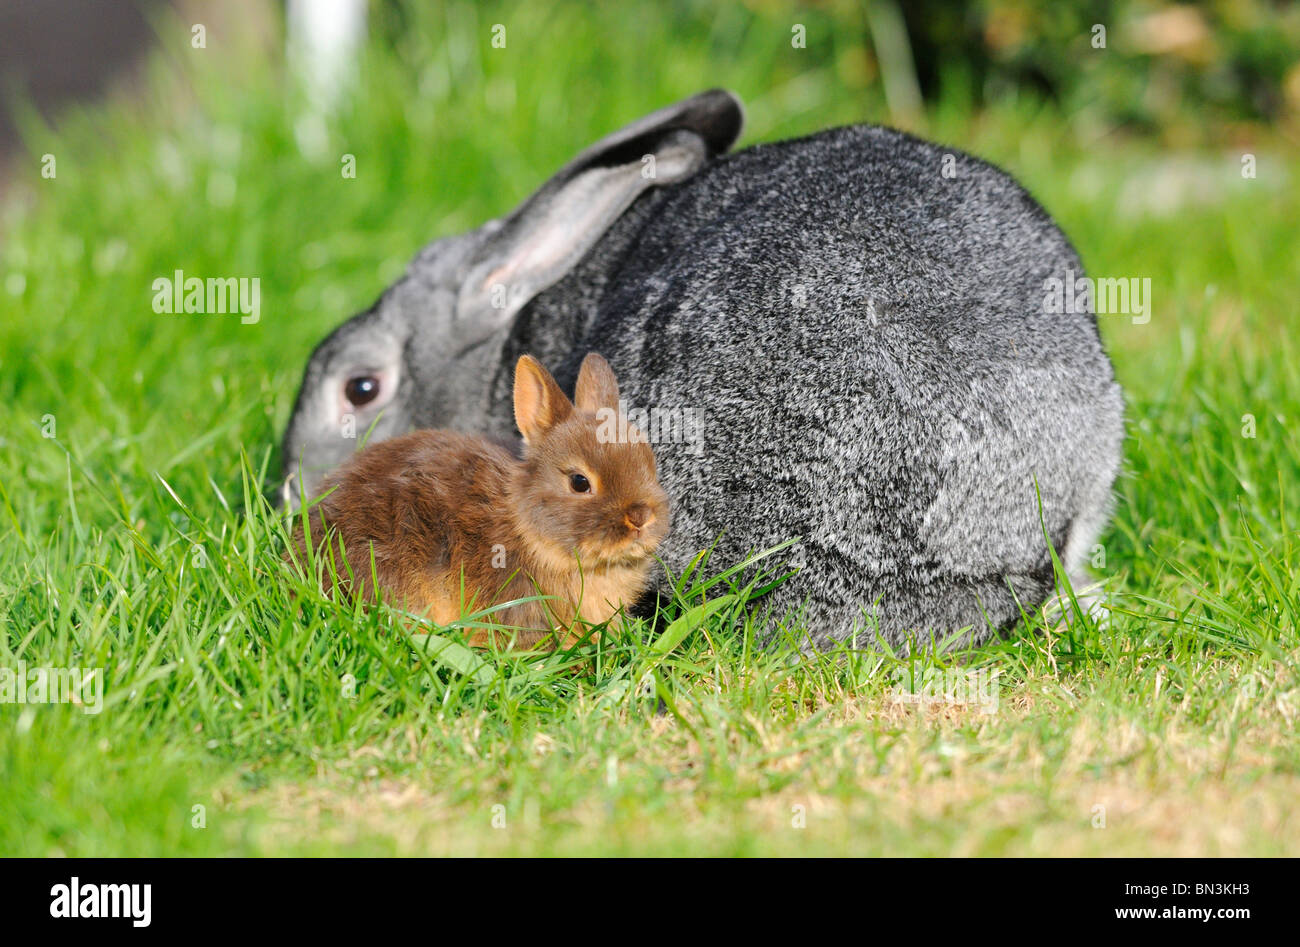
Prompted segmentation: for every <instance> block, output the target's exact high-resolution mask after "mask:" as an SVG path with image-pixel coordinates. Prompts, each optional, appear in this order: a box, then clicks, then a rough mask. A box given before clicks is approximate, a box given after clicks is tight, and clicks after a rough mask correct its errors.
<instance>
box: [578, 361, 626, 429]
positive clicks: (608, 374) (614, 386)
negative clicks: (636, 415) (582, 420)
mask: <svg viewBox="0 0 1300 947" xmlns="http://www.w3.org/2000/svg"><path fill="white" fill-rule="evenodd" d="M573 394H574V398H573V401H574V403H575V404H576V405H577V406H578V410H579V411H590V412H591V413H592V414H595V413H596V412H597V411H599V410H600V409H601V408H613V409H614V410H615V411H617V410H618V379H617V378H615V377H614V370H613V369H612V368H610V367H609V362H607V361H605V359H604V358H603V357H601V355H600V354H599V353H597V352H589V353H587V357H586V358H584V359H583V360H582V367H581V368H580V369H578V385H577V389H576V390H575V391H574V393H573Z"/></svg>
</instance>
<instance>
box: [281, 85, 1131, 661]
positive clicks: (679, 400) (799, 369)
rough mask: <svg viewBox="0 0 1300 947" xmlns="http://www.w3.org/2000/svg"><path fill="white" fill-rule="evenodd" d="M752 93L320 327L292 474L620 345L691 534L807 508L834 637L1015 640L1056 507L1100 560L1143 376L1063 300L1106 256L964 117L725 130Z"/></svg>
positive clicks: (823, 641)
mask: <svg viewBox="0 0 1300 947" xmlns="http://www.w3.org/2000/svg"><path fill="white" fill-rule="evenodd" d="M741 124H742V112H741V106H740V103H739V102H738V101H737V99H736V98H735V97H734V96H732V95H731V94H730V93H727V92H724V91H721V90H714V91H710V92H704V93H701V94H699V95H697V96H694V97H692V98H690V99H686V100H684V101H683V102H680V103H678V104H676V105H673V106H669V107H668V108H665V109H661V110H660V111H657V112H654V113H652V114H651V115H648V116H646V117H645V118H643V119H641V120H639V121H637V122H635V123H633V124H632V125H629V126H627V127H626V128H624V129H622V130H621V131H619V132H616V133H614V134H613V135H611V136H609V137H607V138H605V139H603V140H602V141H600V142H598V143H597V144H595V145H593V146H592V147H591V148H588V149H587V150H586V151H583V152H582V153H581V154H579V155H578V156H577V157H576V158H575V159H574V160H573V161H572V162H570V163H569V164H568V165H566V166H565V167H564V168H563V169H561V171H560V172H559V173H558V174H557V175H556V176H555V177H553V178H552V179H551V180H550V181H548V182H547V183H546V184H545V185H544V186H543V187H542V188H541V189H540V190H539V191H538V192H537V193H536V194H534V195H533V196H532V197H530V198H529V199H528V200H526V201H525V202H524V203H523V204H521V205H520V206H519V207H518V208H517V209H516V210H514V211H513V212H512V213H511V214H509V215H508V216H506V217H504V218H502V219H500V220H495V221H491V222H489V223H487V224H484V225H483V226H482V227H479V228H478V229H477V230H474V231H471V232H470V233H467V234H463V235H460V236H453V237H446V238H443V239H441V240H437V241H435V242H434V243H432V244H430V245H429V246H428V247H426V248H425V249H424V250H423V251H422V252H421V253H420V254H419V255H418V256H417V257H416V258H415V260H414V261H413V262H412V263H411V265H410V267H409V269H408V270H407V272H406V274H405V275H404V276H403V277H402V278H401V279H400V280H399V281H398V282H397V283H396V284H395V285H393V286H392V287H390V288H389V289H388V290H387V291H386V292H385V293H384V294H383V296H382V297H381V298H380V299H379V301H378V302H376V303H375V305H374V306H372V307H371V308H370V309H369V310H368V311H366V312H364V313H362V314H360V315H358V316H356V317H355V318H353V319H351V320H350V321H348V322H346V323H344V324H343V325H342V326H340V327H339V328H338V329H337V330H336V331H335V332H334V333H333V334H331V335H330V336H329V337H327V338H326V339H325V340H324V341H323V342H322V343H321V344H320V345H319V346H318V347H317V348H316V350H315V352H313V354H312V356H311V360H310V362H309V364H308V366H307V370H306V374H305V376H304V379H303V383H302V388H301V390H300V392H299V394H298V400H297V403H296V405H295V408H294V412H293V417H292V419H291V420H290V423H289V427H288V430H287V432H286V434H285V438H284V446H283V452H282V456H283V463H284V474H285V476H286V478H287V479H286V487H285V495H286V498H287V499H288V501H289V503H290V505H296V504H297V502H298V500H299V496H298V492H299V489H300V488H299V481H301V484H302V487H303V488H305V490H306V492H307V493H308V494H309V495H310V494H311V493H312V492H313V491H314V489H315V487H316V486H317V485H318V484H319V482H320V479H321V477H322V476H323V475H324V473H325V472H326V471H327V470H329V469H330V468H332V467H334V466H336V465H337V464H338V463H339V462H341V461H342V460H343V459H344V458H345V457H346V456H347V455H348V454H349V453H350V452H351V451H352V450H354V449H355V447H356V445H357V444H358V443H359V442H360V441H361V440H362V439H363V438H364V437H365V436H366V433H367V431H369V432H370V433H369V436H370V438H371V439H380V438H385V437H390V436H393V435H395V434H398V433H401V432H404V431H406V430H408V429H410V428H411V427H451V428H458V429H462V430H466V431H475V432H481V433H488V434H491V435H493V436H496V437H499V438H504V439H510V438H512V437H513V435H514V428H513V421H512V418H511V409H510V406H511V367H512V366H513V365H514V363H515V361H516V360H517V358H518V356H519V355H520V354H523V353H525V352H528V353H531V354H533V355H535V356H536V357H537V358H539V359H540V360H541V361H542V363H543V364H546V365H547V366H549V367H551V368H552V369H553V370H554V371H555V376H556V378H557V380H558V381H559V382H560V384H561V385H563V386H566V387H567V388H568V390H572V385H573V382H574V380H575V378H576V375H577V370H578V366H579V364H580V363H581V361H582V358H583V356H584V355H586V354H587V352H589V351H596V352H600V353H601V354H603V355H604V356H605V357H606V358H607V359H608V360H609V363H610V364H611V366H612V367H613V369H614V371H615V372H616V373H617V375H618V377H619V378H620V380H622V381H623V383H624V384H623V395H624V399H625V402H626V404H627V406H628V408H629V409H641V410H643V411H644V412H646V414H643V415H642V416H641V417H642V418H643V419H644V418H645V417H650V418H651V419H652V420H653V419H654V418H655V417H658V418H659V419H660V420H662V421H663V422H664V423H663V424H662V425H661V427H662V428H663V429H662V430H660V431H658V438H657V443H656V444H655V451H656V454H657V456H658V460H659V466H660V479H661V482H662V483H663V485H664V487H665V488H666V489H667V491H668V493H669V496H670V497H671V500H672V504H673V523H672V530H671V532H670V533H669V536H668V538H667V539H666V540H665V541H664V543H663V545H662V546H661V548H660V555H661V556H662V558H663V559H664V561H665V563H666V564H667V565H668V566H669V568H670V569H672V570H673V571H674V572H678V573H679V572H680V571H681V570H682V568H683V567H684V566H685V565H686V564H687V563H688V562H689V561H690V559H691V557H692V556H693V555H694V554H695V553H697V552H699V551H700V550H701V549H705V548H707V547H709V546H710V545H711V544H712V543H714V541H715V540H718V537H719V536H721V539H720V540H719V541H718V543H717V547H716V550H715V551H714V553H713V558H712V560H711V561H712V563H713V565H714V566H717V567H721V566H723V565H729V564H732V563H734V562H736V561H739V560H740V559H741V558H742V557H743V556H744V555H745V554H746V553H747V552H749V551H751V550H762V549H766V548H769V547H771V546H774V545H777V544H778V543H780V542H782V541H784V540H787V539H792V538H795V537H798V538H799V539H800V542H799V543H798V544H797V545H796V546H794V547H792V548H791V549H790V550H788V553H789V555H788V556H787V557H786V559H785V561H786V562H788V563H789V564H791V565H793V566H796V567H798V568H799V572H798V574H797V575H796V576H795V577H793V578H791V579H790V580H788V581H787V582H785V583H784V584H783V585H782V586H780V587H779V588H777V589H776V591H774V592H773V593H772V594H771V596H770V604H771V605H772V606H773V607H774V612H775V614H776V615H777V616H778V617H780V616H783V615H785V614H787V613H800V614H799V618H800V619H801V620H802V622H803V626H804V627H806V628H807V630H808V634H809V636H810V639H811V642H810V643H811V644H812V645H813V646H825V645H827V644H829V643H831V642H834V641H836V640H841V639H844V638H846V637H848V636H850V635H853V634H855V633H856V634H857V638H858V640H859V641H861V642H862V643H863V644H865V643H867V642H868V641H869V640H870V638H871V636H872V635H873V634H875V633H879V634H881V635H882V636H883V637H884V638H885V639H886V640H887V641H889V642H891V643H898V642H900V641H902V640H904V639H905V638H906V637H907V636H908V635H909V634H913V633H915V634H918V635H919V636H920V637H922V638H925V639H928V638H929V637H930V636H931V635H939V634H947V633H951V632H956V631H959V630H961V629H966V628H970V629H971V631H970V640H972V641H975V642H981V641H984V640H987V639H988V638H989V637H990V636H991V635H992V634H993V633H994V632H995V631H996V630H999V629H1004V628H1006V627H1007V626H1009V625H1011V624H1013V623H1014V622H1015V621H1016V620H1017V619H1018V618H1019V617H1020V609H1021V607H1023V608H1024V609H1026V610H1030V609H1032V608H1034V607H1035V606H1037V605H1039V604H1041V603H1042V602H1044V601H1045V600H1046V599H1047V598H1048V597H1049V596H1050V595H1051V593H1052V590H1053V572H1052V565H1051V559H1050V555H1049V551H1048V548H1047V542H1046V540H1045V538H1044V533H1046V536H1047V537H1049V538H1050V540H1051V543H1052V545H1053V546H1054V547H1055V549H1056V550H1057V551H1058V552H1059V554H1060V555H1061V558H1062V560H1063V561H1064V563H1065V564H1066V566H1067V568H1068V569H1070V570H1071V571H1072V572H1073V573H1074V574H1075V575H1076V576H1077V575H1079V574H1080V573H1079V570H1081V568H1082V566H1083V565H1084V564H1085V562H1086V560H1087V558H1088V557H1089V555H1090V554H1091V549H1092V547H1093V544H1094V543H1095V542H1096V540H1097V537H1098V534H1099V533H1100V531H1101V529H1102V527H1103V525H1104V523H1105V521H1106V518H1107V515H1108V512H1109V508H1110V501H1111V487H1112V484H1113V482H1114V479H1115V476H1116V472H1117V470H1118V467H1119V462H1120V448H1121V441H1122V439H1123V399H1122V395H1121V392H1120V389H1119V386H1118V385H1117V384H1116V382H1115V377H1114V371H1113V369H1112V367H1111V363H1110V361H1109V359H1108V358H1107V356H1106V353H1105V351H1104V350H1103V348H1102V345H1101V341H1100V338H1099V335H1098V331H1097V324H1096V319H1095V317H1094V316H1092V315H1090V314H1087V313H1070V314H1060V313H1053V312H1049V311H1048V307H1046V306H1045V304H1044V297H1045V293H1046V290H1045V287H1046V286H1047V285H1048V283H1047V281H1048V280H1051V279H1059V280H1065V279H1066V278H1067V274H1070V273H1073V274H1082V272H1083V268H1082V266H1081V264H1080V261H1079V258H1078V256H1077V255H1076V253H1075V251H1074V249H1073V248H1072V247H1071V246H1070V243H1069V241H1068V240H1067V239H1066V238H1065V236H1064V235H1063V234H1062V233H1061V232H1060V230H1059V229H1058V228H1057V227H1056V226H1055V224H1054V223H1053V222H1052V220H1051V218H1050V217H1048V215H1047V214H1046V212H1044V211H1043V209H1042V208H1041V207H1039V206H1038V204H1037V203H1035V201H1034V200H1033V199H1032V198H1031V197H1030V196H1029V194H1027V193H1026V192H1025V191H1024V189H1023V188H1021V187H1020V186H1019V185H1018V184H1016V182H1015V181H1013V180H1012V179H1011V178H1010V177H1008V176H1007V175H1006V174H1005V173H1003V172H1002V171H1000V170H998V169H997V168H994V167H992V166H990V165H988V164H986V163H984V162H982V161H980V160H978V159H976V158H972V157H970V156H969V155H966V154H963V153H961V152H959V151H956V150H955V149H950V148H941V147H939V146H936V145H933V144H929V143H927V142H924V141H920V140H918V139H916V138H913V137H911V136H909V135H906V134H903V133H901V132H898V131H893V130H891V129H887V128H881V127H876V126H870V125H858V126H851V127H847V128H837V129H833V130H830V131H825V132H821V133H819V134H816V135H813V136H811V137H808V138H803V139H798V140H794V141H782V142H776V143H772V144H764V145H758V146H755V147H752V148H748V149H746V150H743V151H740V152H737V153H734V154H726V152H727V149H728V148H729V147H730V146H731V144H732V143H733V142H734V141H735V139H736V137H737V136H738V135H739V132H740V128H741ZM688 418H689V419H693V426H694V432H693V433H694V436H691V437H685V436H682V435H683V430H684V429H686V428H688V427H691V425H687V424H684V423H682V421H683V420H684V419H688ZM637 426H638V427H640V428H642V429H643V430H646V429H647V424H646V422H645V420H641V421H640V423H638V425H637ZM649 427H650V428H651V429H652V428H653V427H654V424H651V425H649ZM649 433H651V436H652V440H656V437H655V434H656V432H655V431H654V430H650V432H649ZM687 433H691V432H689V431H688V432H687ZM1040 502H1041V508H1040Z"/></svg>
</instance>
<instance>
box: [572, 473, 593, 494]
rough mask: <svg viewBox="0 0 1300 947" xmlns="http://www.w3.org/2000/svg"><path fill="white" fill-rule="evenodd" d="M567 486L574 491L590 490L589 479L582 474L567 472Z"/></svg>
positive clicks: (585, 491)
mask: <svg viewBox="0 0 1300 947" xmlns="http://www.w3.org/2000/svg"><path fill="white" fill-rule="evenodd" d="M569 486H571V487H573V492H574V493H587V492H588V491H589V490H591V481H590V480H588V479H587V478H586V477H584V476H583V475H582V474H569Z"/></svg>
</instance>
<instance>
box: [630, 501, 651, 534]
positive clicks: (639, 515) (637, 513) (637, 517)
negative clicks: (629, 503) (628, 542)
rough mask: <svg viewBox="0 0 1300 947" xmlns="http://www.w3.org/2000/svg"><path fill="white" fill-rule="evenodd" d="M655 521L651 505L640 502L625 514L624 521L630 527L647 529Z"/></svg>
mask: <svg viewBox="0 0 1300 947" xmlns="http://www.w3.org/2000/svg"><path fill="white" fill-rule="evenodd" d="M654 521H655V515H654V513H653V512H651V510H650V507H648V506H646V505H645V504H644V503H639V504H637V505H636V506H634V507H632V508H631V509H630V510H628V511H627V512H626V513H625V514H623V522H624V523H625V524H626V525H627V528H628V529H632V530H641V529H645V528H646V527H647V526H649V525H650V524H651V523H653V522H654Z"/></svg>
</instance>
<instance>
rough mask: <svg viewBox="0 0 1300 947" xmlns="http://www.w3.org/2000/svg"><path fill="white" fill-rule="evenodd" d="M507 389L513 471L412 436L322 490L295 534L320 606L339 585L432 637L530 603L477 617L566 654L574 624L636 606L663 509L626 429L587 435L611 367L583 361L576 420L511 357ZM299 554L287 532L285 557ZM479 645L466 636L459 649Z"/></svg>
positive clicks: (427, 435) (525, 360)
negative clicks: (435, 628) (561, 641)
mask: <svg viewBox="0 0 1300 947" xmlns="http://www.w3.org/2000/svg"><path fill="white" fill-rule="evenodd" d="M514 390H515V398H514V402H515V414H516V418H517V422H518V425H519V430H520V432H521V433H522V434H523V436H524V450H523V458H522V459H517V458H516V457H515V456H514V455H513V454H511V453H510V451H508V450H507V449H506V448H505V447H503V446H501V445H500V444H497V443H494V442H491V441H489V440H486V439H484V438H481V437H474V436H471V435H467V434H460V433H456V432H453V431H416V432H414V433H411V434H407V435H403V436H401V437H397V438H393V439H391V440H387V441H382V442H380V443H378V444H375V445H373V446H370V447H367V448H366V449H365V450H363V451H361V452H360V453H358V454H356V455H355V456H354V457H353V458H352V459H351V460H350V461H349V462H348V463H346V464H345V465H344V466H343V467H342V468H341V469H340V470H339V471H337V472H336V473H334V474H332V475H331V476H329V477H328V478H326V480H325V482H324V484H323V485H322V488H321V496H320V498H319V500H317V501H316V502H314V503H313V504H312V505H311V507H310V508H309V511H308V527H307V528H308V530H309V531H310V534H311V545H312V546H313V548H315V549H317V550H318V551H319V552H322V553H324V556H322V557H321V561H320V562H319V564H318V565H319V567H320V568H321V581H322V585H323V587H324V588H325V590H326V591H328V590H329V588H330V587H331V585H335V584H337V587H338V588H339V590H340V591H342V592H343V593H345V594H347V595H350V596H355V597H361V598H363V599H374V598H376V597H379V598H382V599H384V600H386V601H388V602H390V603H391V604H394V605H397V606H400V607H403V608H405V609H407V610H409V611H412V612H415V613H417V614H420V615H424V616H426V617H428V618H430V619H432V620H433V621H434V622H437V623H439V624H449V623H451V622H454V621H458V620H460V619H461V617H462V616H463V615H464V614H466V613H467V612H474V611H479V610H483V609H486V608H489V607H490V606H495V605H498V604H502V603H508V602H516V601H517V600H520V599H532V601H524V602H517V604H513V605H508V606H507V607H504V608H500V609H497V610H495V611H493V612H492V614H491V615H490V616H489V620H490V621H491V622H493V623H495V624H499V625H503V626H507V627H509V628H515V629H520V632H519V634H518V637H517V638H516V639H515V640H516V643H517V644H521V645H532V644H536V643H538V642H539V641H541V640H543V639H544V638H546V637H548V636H549V635H550V634H551V632H552V631H553V630H554V629H560V630H562V631H565V632H567V633H568V635H569V639H570V640H572V638H573V637H574V636H576V635H578V634H580V632H581V629H579V628H578V627H576V625H577V623H578V622H582V623H584V624H587V625H598V624H602V623H604V622H607V621H609V620H610V619H613V618H616V617H617V616H619V615H620V613H621V610H622V609H623V608H624V606H628V605H631V604H632V603H634V602H635V601H636V599H637V598H638V597H639V596H640V595H641V593H642V592H643V591H644V589H645V586H646V584H647V580H648V577H649V573H650V570H651V568H652V566H653V564H654V558H653V554H654V550H655V548H656V547H657V546H658V544H659V541H660V540H661V539H662V538H663V536H664V534H665V533H666V532H667V526H668V506H667V498H666V496H665V494H664V492H663V490H662V488H660V486H659V484H658V481H657V479H656V474H655V461H654V454H653V452H652V451H651V449H650V447H649V445H648V444H646V443H645V439H644V438H642V437H639V436H638V435H637V434H636V432H635V429H632V431H631V435H632V436H631V437H629V439H627V440H626V441H622V442H615V443H610V442H606V441H604V440H602V439H601V437H600V435H599V432H598V428H599V427H600V424H601V422H600V421H599V420H598V418H597V415H598V413H603V412H607V411H609V410H613V409H615V408H616V406H617V404H618V400H619V399H618V383H617V381H616V380H615V378H614V375H613V373H612V372H611V371H610V369H609V366H608V365H607V364H606V363H605V361H604V359H602V358H601V357H600V356H599V355H595V354H594V353H593V354H591V355H589V356H588V357H587V359H586V360H584V362H583V366H582V370H581V371H580V372H579V377H578V384H577V392H576V399H575V400H576V405H575V403H574V402H570V401H569V399H568V398H567V397H565V395H564V393H563V392H562V391H561V390H560V388H559V386H558V385H557V384H556V383H555V381H554V379H553V378H552V377H551V376H550V374H549V373H548V372H547V371H546V370H545V369H544V368H542V367H541V365H540V364H538V363H537V362H536V361H535V360H533V359H532V358H530V357H528V356H523V357H521V358H520V359H519V363H518V367H517V369H516V373H515V385H514ZM322 540H324V542H322ZM340 541H341V543H342V555H341V556H340V555H339V542H340ZM307 546H308V542H307V540H306V534H305V532H304V529H303V526H302V524H301V523H300V524H299V526H298V527H297V529H296V530H295V533H294V547H295V552H296V553H297V554H298V555H299V556H300V557H301V556H304V555H305V554H306V551H307ZM372 556H373V569H372ZM539 597H541V600H538V599H539ZM487 639H488V633H487V632H485V631H479V632H477V633H475V635H474V636H473V638H472V639H471V643H474V644H485V643H486V642H487Z"/></svg>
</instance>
